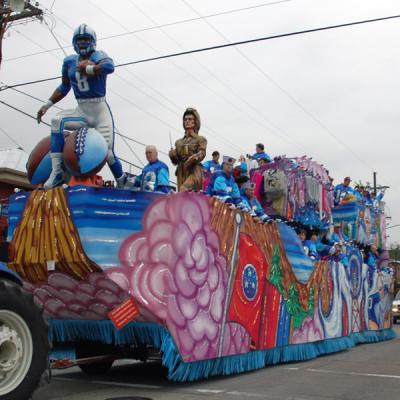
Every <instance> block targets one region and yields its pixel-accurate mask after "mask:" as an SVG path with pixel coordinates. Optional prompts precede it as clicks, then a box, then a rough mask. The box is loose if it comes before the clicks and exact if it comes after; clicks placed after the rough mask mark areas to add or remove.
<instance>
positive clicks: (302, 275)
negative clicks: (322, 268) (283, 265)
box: [278, 223, 314, 283]
mask: <svg viewBox="0 0 400 400" xmlns="http://www.w3.org/2000/svg"><path fill="white" fill-rule="evenodd" d="M278 228H279V233H280V235H281V239H282V242H283V247H284V248H285V252H286V255H287V258H288V260H289V262H290V265H291V266H292V269H293V272H294V274H295V275H296V278H297V279H298V280H299V281H300V282H301V283H307V281H308V278H309V277H310V275H311V273H312V272H313V270H314V265H313V263H312V261H311V259H310V258H309V257H307V256H306V255H305V254H304V249H303V245H302V243H301V241H300V239H299V237H298V236H297V233H296V232H295V231H294V229H292V228H290V227H289V226H287V225H286V224H282V223H280V224H278Z"/></svg>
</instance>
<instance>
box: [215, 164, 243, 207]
mask: <svg viewBox="0 0 400 400" xmlns="http://www.w3.org/2000/svg"><path fill="white" fill-rule="evenodd" d="M234 162H235V160H234V159H233V158H231V157H227V156H224V162H223V163H222V171H221V172H220V173H219V174H218V176H217V178H216V179H215V181H214V184H213V194H214V195H215V196H217V197H218V198H219V199H220V200H221V201H223V202H225V203H234V204H236V205H241V204H242V198H241V196H240V191H239V187H238V185H237V183H236V182H235V179H234V178H233V175H232V171H233V164H234Z"/></svg>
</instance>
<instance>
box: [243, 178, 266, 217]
mask: <svg viewBox="0 0 400 400" xmlns="http://www.w3.org/2000/svg"><path fill="white" fill-rule="evenodd" d="M254 189H255V184H254V183H251V182H245V183H243V184H242V186H241V188H240V191H241V193H242V202H243V205H244V206H245V209H246V210H248V212H249V213H250V215H251V216H252V217H255V218H258V219H259V220H260V221H261V222H266V221H268V220H269V219H270V218H269V217H268V215H267V214H266V213H265V211H264V209H263V208H262V207H261V204H260V203H259V201H258V200H257V197H256V196H255V195H254Z"/></svg>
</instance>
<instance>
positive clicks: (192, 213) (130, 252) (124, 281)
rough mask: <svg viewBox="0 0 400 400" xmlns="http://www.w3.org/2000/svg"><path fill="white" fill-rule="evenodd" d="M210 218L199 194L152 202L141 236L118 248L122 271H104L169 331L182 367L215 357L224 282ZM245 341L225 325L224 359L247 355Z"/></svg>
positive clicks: (241, 333)
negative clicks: (244, 353) (184, 364)
mask: <svg viewBox="0 0 400 400" xmlns="http://www.w3.org/2000/svg"><path fill="white" fill-rule="evenodd" d="M210 218H211V207H210V205H209V202H208V199H207V197H203V196H201V195H199V194H194V193H180V194H177V195H172V196H165V197H162V198H160V199H158V200H156V201H155V202H154V203H153V204H152V205H151V206H150V207H149V208H148V210H147V211H146V213H145V215H144V217H143V231H141V232H138V233H135V234H133V235H131V236H129V237H128V238H127V239H126V240H125V242H124V243H123V244H122V246H121V249H120V254H119V257H120V260H121V264H122V266H121V267H119V268H111V269H108V270H107V271H106V273H107V275H108V276H109V277H110V279H112V280H113V281H115V282H116V283H118V284H119V285H120V286H121V287H122V288H124V290H126V291H127V292H128V293H129V294H131V295H132V296H133V297H134V298H135V300H136V301H137V302H138V303H139V304H140V306H141V307H142V309H145V310H147V311H149V312H150V313H151V314H154V315H155V316H156V317H157V318H158V319H160V320H161V321H163V322H164V323H165V324H166V325H167V327H168V330H169V331H170V333H171V335H172V337H173V339H174V341H175V343H176V345H177V347H178V349H179V351H180V353H181V356H182V358H183V359H184V360H185V361H195V360H201V359H208V358H214V357H217V356H218V355H219V354H218V346H219V343H220V340H221V335H222V329H221V326H222V323H223V312H224V305H225V298H226V287H227V280H228V277H227V266H226V259H225V257H223V256H222V255H220V253H219V239H218V236H217V235H216V233H215V232H214V231H213V230H212V228H211V224H210ZM233 333H237V335H236V336H235V335H234V334H233ZM246 335H247V333H246V332H245V331H244V329H239V328H238V327H237V326H230V324H227V325H226V329H225V334H224V336H225V339H224V351H223V354H235V353H238V352H242V351H247V350H248V342H249V341H248V335H247V336H246Z"/></svg>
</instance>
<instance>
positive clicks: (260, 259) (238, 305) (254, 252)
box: [228, 234, 268, 349]
mask: <svg viewBox="0 0 400 400" xmlns="http://www.w3.org/2000/svg"><path fill="white" fill-rule="evenodd" d="M238 263H239V264H238V268H237V270H236V276H235V282H234V284H233V290H232V296H231V302H230V305H229V310H228V321H233V322H238V323H240V324H241V325H242V326H244V327H245V328H246V329H247V331H248V332H249V334H250V336H251V338H252V345H253V346H254V348H255V349H259V348H260V344H261V343H260V336H259V332H260V321H261V316H262V313H263V309H264V307H263V299H264V288H265V283H266V273H267V269H268V264H267V261H266V260H265V257H264V254H263V252H262V251H261V250H260V248H259V247H258V246H257V244H256V243H255V241H254V240H253V239H252V238H251V237H250V236H248V235H246V234H241V235H240V239H239V260H238ZM248 264H251V265H252V266H253V267H254V268H255V270H256V272H257V292H256V295H255V297H254V299H253V300H248V299H247V298H246V296H245V294H244V292H243V287H242V284H243V283H242V282H243V279H242V277H243V271H244V268H245V267H246V265H248Z"/></svg>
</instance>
